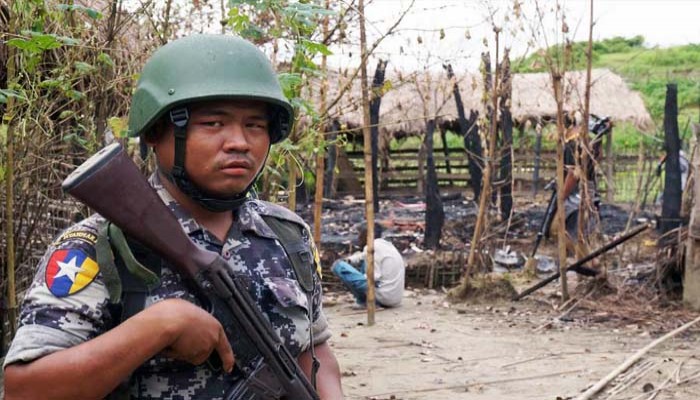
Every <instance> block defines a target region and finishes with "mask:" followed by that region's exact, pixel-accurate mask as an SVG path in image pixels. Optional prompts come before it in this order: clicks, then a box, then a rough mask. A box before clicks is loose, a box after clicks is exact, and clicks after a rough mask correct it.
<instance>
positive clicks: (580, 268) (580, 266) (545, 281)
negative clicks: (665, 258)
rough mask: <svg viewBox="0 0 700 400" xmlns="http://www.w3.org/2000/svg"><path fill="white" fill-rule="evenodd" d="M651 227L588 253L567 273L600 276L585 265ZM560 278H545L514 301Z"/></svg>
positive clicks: (568, 268)
mask: <svg viewBox="0 0 700 400" xmlns="http://www.w3.org/2000/svg"><path fill="white" fill-rule="evenodd" d="M649 227H650V225H649V224H641V225H638V226H636V227H635V228H634V229H632V230H630V231H628V232H627V233H624V234H623V235H622V236H619V237H617V238H615V239H613V240H611V241H610V242H609V243H606V244H604V245H603V246H601V247H599V248H597V249H595V250H593V251H592V252H590V253H588V254H587V255H585V256H583V257H581V258H580V259H578V260H576V261H575V262H574V263H573V264H571V265H570V266H568V267H567V268H566V270H567V271H576V272H578V273H579V274H581V275H585V276H596V275H598V271H596V270H594V269H591V268H586V267H584V266H583V264H585V263H587V262H588V261H590V260H592V259H594V258H596V257H598V256H599V255H601V254H603V253H606V252H608V251H610V250H611V249H614V248H615V247H617V246H619V245H620V244H622V243H624V242H626V241H628V240H630V239H632V238H633V237H635V236H637V235H638V234H640V233H642V232H644V231H645V230H647V229H649ZM559 276H561V273H560V272H557V273H554V274H552V275H551V276H549V277H548V278H545V279H543V280H541V281H540V282H538V283H536V284H535V285H534V286H532V287H530V288H528V289H525V290H523V291H522V293H519V294H517V295H515V296H513V299H512V300H513V301H518V300H520V299H522V298H523V297H525V296H527V295H529V294H530V293H532V292H534V291H536V290H537V289H539V288H541V287H543V286H546V285H547V284H548V283H549V282H552V281H553V280H555V279H557V278H559Z"/></svg>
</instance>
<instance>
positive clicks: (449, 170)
mask: <svg viewBox="0 0 700 400" xmlns="http://www.w3.org/2000/svg"><path fill="white" fill-rule="evenodd" d="M440 139H442V154H444V155H445V170H446V171H447V175H448V176H451V175H452V166H450V148H449V146H448V145H447V129H445V127H444V126H440ZM449 182H450V186H453V185H454V181H453V180H452V178H451V177H450V179H449Z"/></svg>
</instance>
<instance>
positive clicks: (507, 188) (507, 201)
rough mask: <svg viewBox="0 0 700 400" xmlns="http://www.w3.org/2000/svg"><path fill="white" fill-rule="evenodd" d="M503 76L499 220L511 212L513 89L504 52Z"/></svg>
mask: <svg viewBox="0 0 700 400" xmlns="http://www.w3.org/2000/svg"><path fill="white" fill-rule="evenodd" d="M501 74H502V76H503V83H502V86H501V88H502V91H501V98H500V103H501V104H500V109H501V132H502V135H501V149H500V150H501V165H500V174H499V177H498V180H499V181H500V182H501V189H500V196H501V219H502V220H504V221H505V220H507V219H508V218H510V215H511V212H512V210H513V157H512V151H513V116H512V114H511V112H510V100H511V98H512V93H513V88H512V81H511V74H510V59H509V58H508V50H506V52H505V54H504V56H503V61H502V63H501Z"/></svg>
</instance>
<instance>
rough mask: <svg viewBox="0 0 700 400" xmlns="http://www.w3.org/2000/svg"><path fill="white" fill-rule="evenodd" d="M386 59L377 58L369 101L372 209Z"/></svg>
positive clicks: (376, 202)
mask: <svg viewBox="0 0 700 400" xmlns="http://www.w3.org/2000/svg"><path fill="white" fill-rule="evenodd" d="M386 64H387V61H384V60H379V63H377V69H376V70H375V71H374V79H373V80H372V93H371V99H370V102H369V123H370V127H371V134H372V194H373V197H374V209H375V210H377V211H378V210H379V174H378V173H377V169H378V165H377V159H378V157H377V154H378V152H379V108H380V107H381V104H382V87H383V86H384V75H385V71H386Z"/></svg>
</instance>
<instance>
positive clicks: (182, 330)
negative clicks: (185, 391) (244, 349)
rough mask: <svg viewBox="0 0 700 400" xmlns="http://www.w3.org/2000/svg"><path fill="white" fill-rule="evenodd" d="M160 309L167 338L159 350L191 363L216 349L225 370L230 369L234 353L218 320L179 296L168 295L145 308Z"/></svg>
mask: <svg viewBox="0 0 700 400" xmlns="http://www.w3.org/2000/svg"><path fill="white" fill-rule="evenodd" d="M151 309H153V310H152V311H153V312H160V313H163V315H164V316H166V318H167V321H168V322H167V323H166V325H167V328H166V331H167V332H168V333H169V334H170V335H171V338H172V340H171V342H170V345H169V346H168V347H166V348H165V350H164V351H163V353H164V354H165V355H166V356H168V357H171V358H175V359H178V360H183V361H187V362H189V363H192V364H194V365H199V364H202V363H204V362H205V361H206V360H207V359H208V358H209V356H210V355H211V353H212V352H213V351H215V350H216V352H217V353H218V354H219V358H220V359H221V364H222V368H223V369H224V371H226V372H231V370H232V369H233V363H234V356H233V350H232V349H231V345H230V344H229V342H228V339H226V333H225V332H224V328H223V327H222V326H221V323H219V321H218V320H217V319H216V318H214V317H213V316H212V315H211V314H209V313H208V312H206V311H204V310H203V309H202V308H200V307H197V306H196V305H194V304H192V303H190V302H188V301H186V300H181V299H168V300H164V301H161V302H159V303H157V304H154V305H153V306H152V307H149V308H147V309H146V311H148V310H151Z"/></svg>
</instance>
